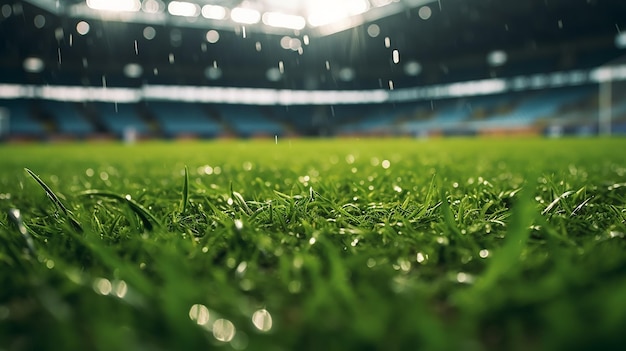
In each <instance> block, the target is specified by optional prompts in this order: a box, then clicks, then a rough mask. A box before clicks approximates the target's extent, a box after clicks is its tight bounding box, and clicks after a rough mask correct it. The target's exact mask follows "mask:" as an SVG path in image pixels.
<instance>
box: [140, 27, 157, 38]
mask: <svg viewBox="0 0 626 351" xmlns="http://www.w3.org/2000/svg"><path fill="white" fill-rule="evenodd" d="M143 37H144V38H146V39H147V40H152V39H154V37H156V29H154V27H150V26H147V27H146V28H144V29H143Z"/></svg>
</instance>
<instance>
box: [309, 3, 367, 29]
mask: <svg viewBox="0 0 626 351" xmlns="http://www.w3.org/2000/svg"><path fill="white" fill-rule="evenodd" d="M306 8H307V12H308V14H309V16H308V21H309V24H310V25H312V26H314V27H318V26H322V25H325V24H330V23H333V22H338V21H341V20H343V19H345V18H348V17H350V16H355V15H359V14H361V13H364V12H367V10H369V8H370V4H369V2H368V1H367V0H307V3H306Z"/></svg>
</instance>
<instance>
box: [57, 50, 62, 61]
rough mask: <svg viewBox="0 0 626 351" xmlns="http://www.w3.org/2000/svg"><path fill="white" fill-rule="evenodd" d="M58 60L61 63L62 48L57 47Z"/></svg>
mask: <svg viewBox="0 0 626 351" xmlns="http://www.w3.org/2000/svg"><path fill="white" fill-rule="evenodd" d="M57 60H58V62H59V65H60V64H61V48H57Z"/></svg>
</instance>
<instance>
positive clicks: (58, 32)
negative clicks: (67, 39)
mask: <svg viewBox="0 0 626 351" xmlns="http://www.w3.org/2000/svg"><path fill="white" fill-rule="evenodd" d="M54 38H55V39H56V40H57V41H61V40H63V28H61V27H59V28H57V29H55V30H54Z"/></svg>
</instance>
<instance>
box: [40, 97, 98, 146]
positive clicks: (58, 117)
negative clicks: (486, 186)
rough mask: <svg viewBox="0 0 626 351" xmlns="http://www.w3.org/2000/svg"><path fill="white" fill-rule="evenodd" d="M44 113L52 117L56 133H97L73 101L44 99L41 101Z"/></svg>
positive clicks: (71, 134) (79, 135)
mask: <svg viewBox="0 0 626 351" xmlns="http://www.w3.org/2000/svg"><path fill="white" fill-rule="evenodd" d="M40 108H41V110H42V113H44V114H46V115H48V116H50V117H51V119H52V121H53V123H54V125H55V131H56V133H59V134H62V135H68V136H75V137H85V136H89V135H91V134H93V133H95V131H96V130H95V128H94V126H93V124H91V123H90V122H89V121H88V120H87V119H86V118H85V117H84V116H82V115H81V114H80V113H79V111H78V110H77V109H76V108H75V106H73V103H70V102H63V101H49V100H43V101H41V102H40Z"/></svg>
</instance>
